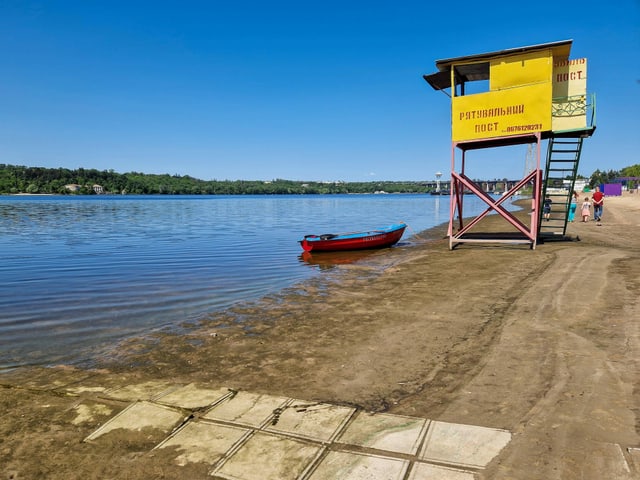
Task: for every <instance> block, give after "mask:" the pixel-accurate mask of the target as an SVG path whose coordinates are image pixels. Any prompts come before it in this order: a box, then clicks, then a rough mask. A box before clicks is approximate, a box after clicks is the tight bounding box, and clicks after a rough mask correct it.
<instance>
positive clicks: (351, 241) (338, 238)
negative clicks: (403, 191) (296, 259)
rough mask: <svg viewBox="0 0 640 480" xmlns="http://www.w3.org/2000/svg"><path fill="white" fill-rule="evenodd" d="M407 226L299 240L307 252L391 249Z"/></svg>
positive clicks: (316, 236)
mask: <svg viewBox="0 0 640 480" xmlns="http://www.w3.org/2000/svg"><path fill="white" fill-rule="evenodd" d="M405 228H407V225H406V224H404V223H398V224H395V225H389V226H388V227H384V228H379V229H377V230H369V231H367V232H352V233H338V234H332V233H328V234H324V235H305V237H304V238H303V239H302V240H299V242H300V245H301V246H302V249H303V250H304V251H305V252H337V251H341V250H364V249H370V248H384V247H390V246H391V245H393V244H395V243H397V242H398V240H400V238H401V237H402V234H403V233H404V229H405Z"/></svg>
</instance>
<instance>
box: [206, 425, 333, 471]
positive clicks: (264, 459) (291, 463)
mask: <svg viewBox="0 0 640 480" xmlns="http://www.w3.org/2000/svg"><path fill="white" fill-rule="evenodd" d="M323 448H324V447H321V446H320V445H316V444H312V443H308V442H305V441H303V440H296V439H293V438H286V437H282V436H280V435H272V434H269V433H265V432H256V433H255V434H254V435H253V436H251V437H250V438H249V440H247V442H246V443H245V444H243V445H242V446H241V447H240V448H239V449H238V450H237V451H236V452H235V453H234V454H233V455H232V456H231V457H230V458H229V459H228V460H227V461H225V462H224V463H223V464H222V465H221V466H219V467H217V468H216V469H214V470H213V471H212V472H211V474H212V475H213V476H214V477H216V478H223V479H227V480H296V479H298V478H300V477H301V476H302V475H303V474H305V472H306V471H307V470H308V468H309V467H310V465H312V464H313V463H314V461H315V460H316V459H317V458H318V456H319V455H320V454H321V453H322V451H323Z"/></svg>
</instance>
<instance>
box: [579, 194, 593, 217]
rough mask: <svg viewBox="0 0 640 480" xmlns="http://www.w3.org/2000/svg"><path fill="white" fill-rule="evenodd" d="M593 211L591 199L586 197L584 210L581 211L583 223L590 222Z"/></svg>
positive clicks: (583, 203)
mask: <svg viewBox="0 0 640 480" xmlns="http://www.w3.org/2000/svg"><path fill="white" fill-rule="evenodd" d="M590 211H591V202H590V201H589V197H584V202H582V210H581V212H580V213H581V214H582V221H583V222H588V221H589V212H590Z"/></svg>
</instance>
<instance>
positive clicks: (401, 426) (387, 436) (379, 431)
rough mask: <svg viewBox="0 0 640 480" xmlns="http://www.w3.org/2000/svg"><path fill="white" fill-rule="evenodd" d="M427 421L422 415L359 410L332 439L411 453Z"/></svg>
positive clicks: (421, 436) (417, 443)
mask: <svg viewBox="0 0 640 480" xmlns="http://www.w3.org/2000/svg"><path fill="white" fill-rule="evenodd" d="M427 425H428V420H426V419H424V418H416V417H406V416H401V415H390V414H386V413H376V414H369V413H365V412H360V413H359V414H358V416H357V417H356V418H355V419H354V420H353V421H352V422H351V423H350V424H349V425H348V426H347V428H346V429H345V430H344V431H343V433H342V434H341V435H340V436H339V437H338V439H337V440H336V441H337V442H339V443H347V444H351V445H358V446H361V447H368V448H376V449H379V450H387V451H390V452H398V453H406V454H407V455H415V454H416V453H417V451H418V447H419V445H420V441H421V440H422V438H423V437H424V432H425V430H426V427H427Z"/></svg>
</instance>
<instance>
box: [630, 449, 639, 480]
mask: <svg viewBox="0 0 640 480" xmlns="http://www.w3.org/2000/svg"><path fill="white" fill-rule="evenodd" d="M627 453H628V454H629V457H630V458H631V465H632V466H633V467H634V469H635V471H636V472H638V476H639V477H640V448H635V447H627Z"/></svg>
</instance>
